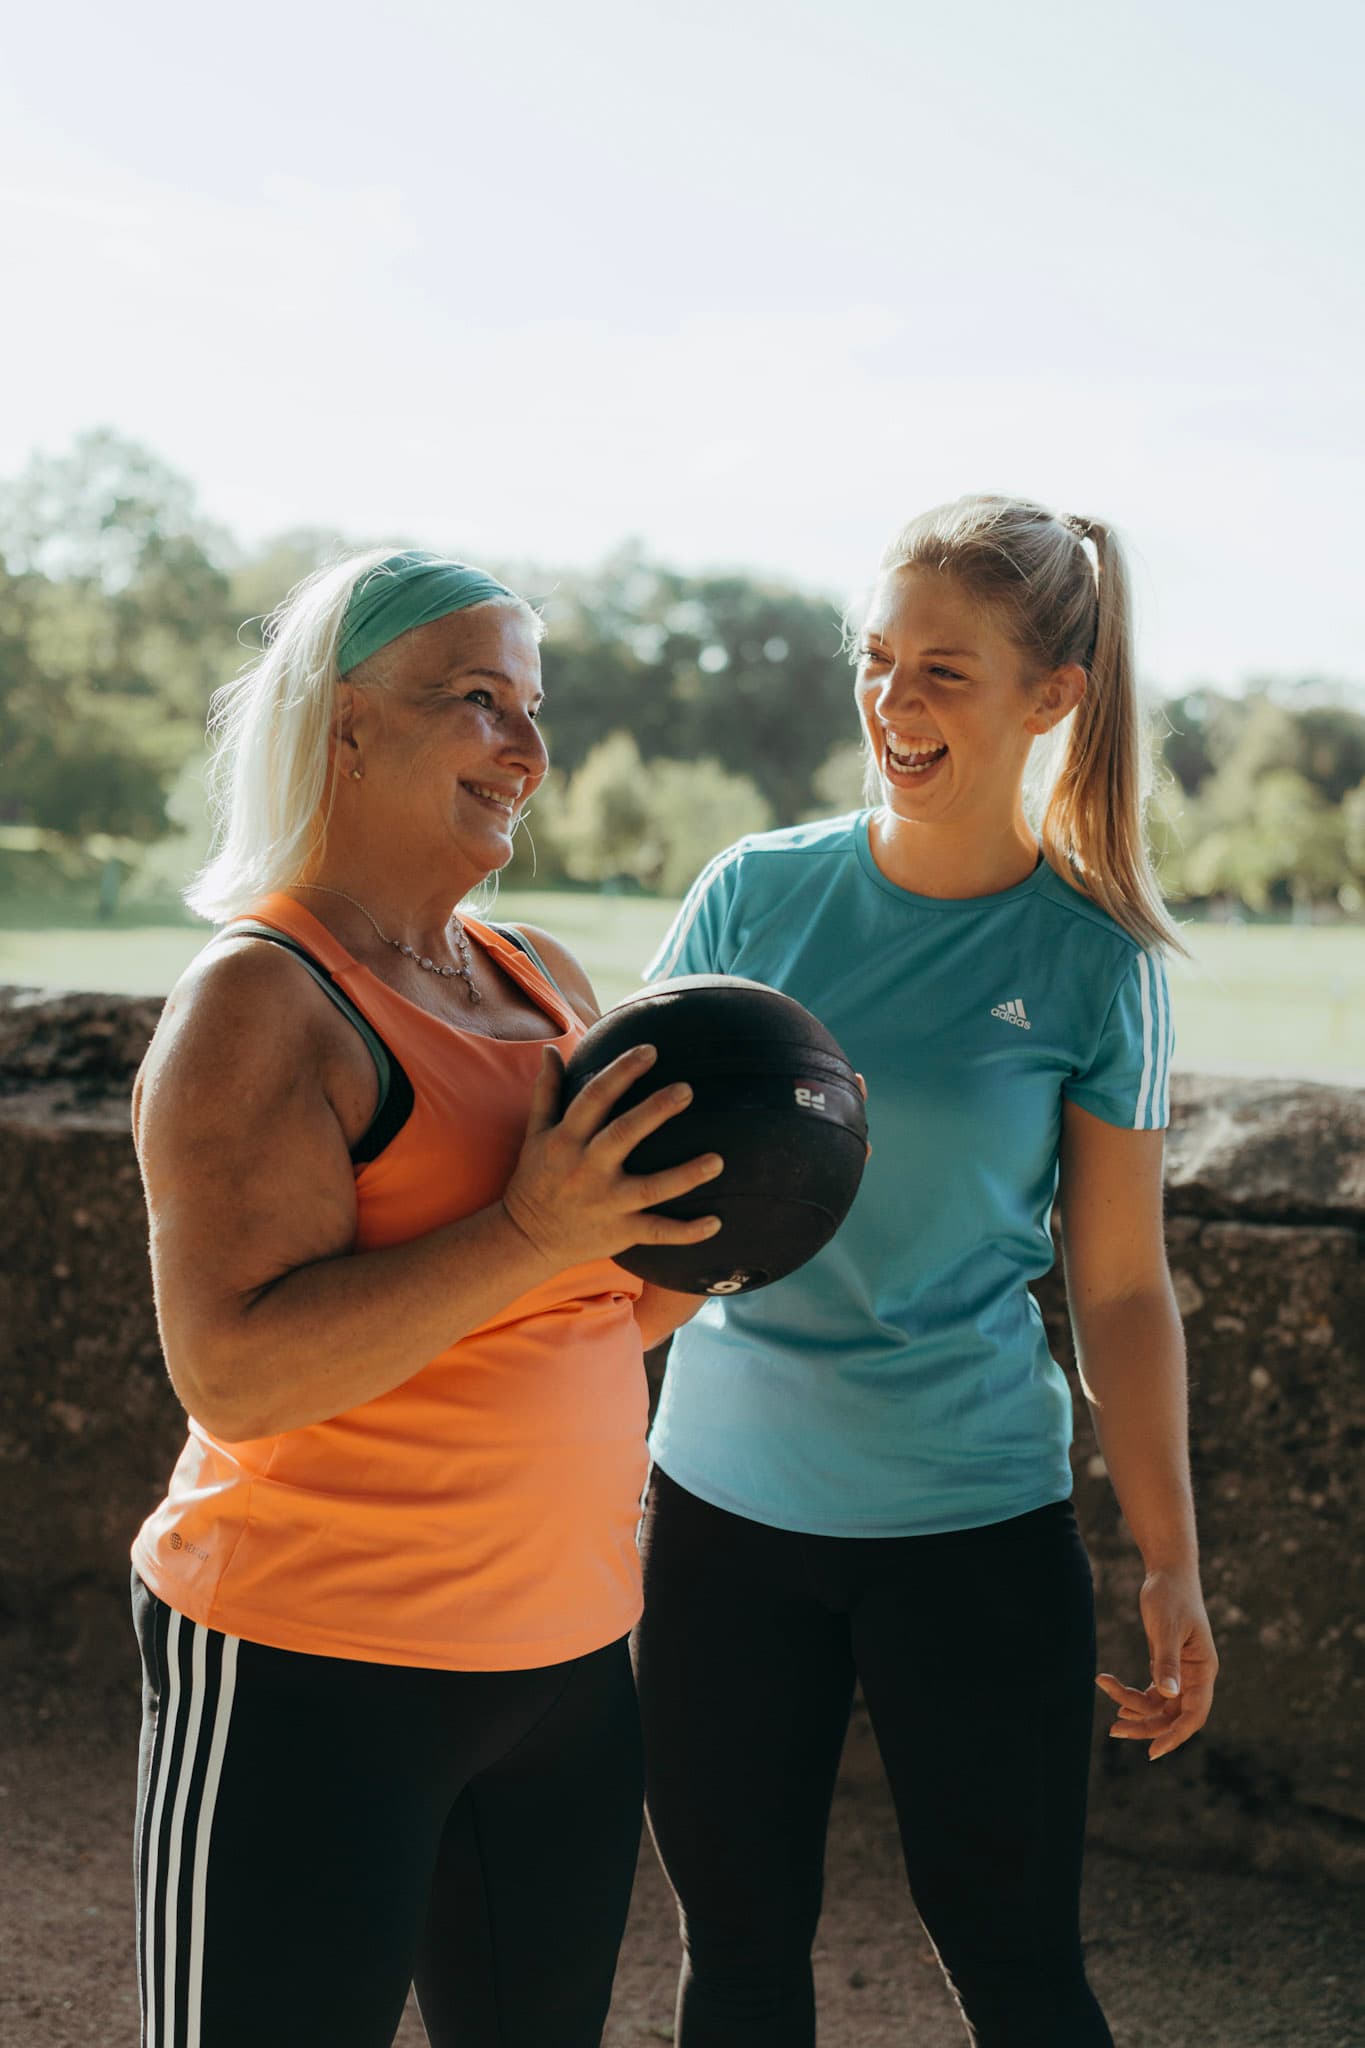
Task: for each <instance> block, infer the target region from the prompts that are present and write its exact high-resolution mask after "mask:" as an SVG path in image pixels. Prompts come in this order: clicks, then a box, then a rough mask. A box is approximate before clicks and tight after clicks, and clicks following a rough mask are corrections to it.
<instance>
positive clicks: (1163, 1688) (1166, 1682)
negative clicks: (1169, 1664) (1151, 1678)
mask: <svg viewBox="0 0 1365 2048" xmlns="http://www.w3.org/2000/svg"><path fill="white" fill-rule="evenodd" d="M1156 1689H1157V1691H1158V1692H1164V1693H1165V1694H1166V1696H1167V1698H1168V1699H1174V1698H1175V1697H1176V1695H1177V1694H1178V1693H1179V1691H1180V1680H1179V1679H1178V1678H1158V1680H1157V1682H1156Z"/></svg>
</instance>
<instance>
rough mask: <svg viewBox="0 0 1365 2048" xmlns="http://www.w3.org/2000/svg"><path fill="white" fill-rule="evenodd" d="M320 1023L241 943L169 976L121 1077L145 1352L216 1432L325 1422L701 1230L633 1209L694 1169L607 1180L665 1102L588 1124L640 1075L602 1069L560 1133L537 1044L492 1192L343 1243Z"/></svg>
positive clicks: (340, 1171) (344, 1181)
mask: <svg viewBox="0 0 1365 2048" xmlns="http://www.w3.org/2000/svg"><path fill="white" fill-rule="evenodd" d="M319 1006H321V1007H319ZM329 1011H330V1005H328V1004H327V1002H326V998H325V997H323V996H322V995H321V992H320V991H318V990H316V989H315V988H314V986H313V984H312V983H311V982H309V981H308V980H307V978H306V977H305V976H303V975H302V974H300V973H299V972H298V970H297V969H296V968H295V967H294V965H293V963H291V962H290V961H288V959H287V958H285V957H284V956H282V955H280V954H279V953H278V952H276V951H275V950H274V949H270V948H267V947H265V946H254V945H250V944H244V945H241V946H238V947H236V948H234V949H232V950H231V951H229V952H225V953H224V954H222V955H221V956H219V957H218V958H216V959H213V960H212V961H211V964H204V965H201V966H199V967H197V968H196V969H195V970H193V971H192V972H191V974H190V975H189V976H188V977H187V978H186V981H185V982H184V983H183V984H182V986H181V988H180V989H179V990H178V991H177V993H176V996H175V997H173V999H172V1002H171V1003H170V1004H169V1005H168V1006H167V1013H166V1015H165V1017H164V1018H163V1020H162V1023H161V1025H160V1026H159V1027H158V1030H157V1034H156V1038H155V1040H154V1041H153V1046H152V1049H151V1052H150V1053H149V1055H148V1059H147V1062H146V1064H145V1066H144V1069H143V1072H142V1074H141V1076H140V1077H139V1084H138V1089H137V1093H136V1097H135V1103H134V1123H135V1132H136V1136H137V1142H138V1152H139V1158H140V1161H141V1165H142V1171H143V1179H144V1183H145V1186H146V1191H147V1199H148V1207H149V1211H150V1215H151V1224H152V1232H151V1250H152V1271H153V1279H154V1282H155V1287H156V1296H157V1311H158V1318H159V1322H160V1327H161V1333H162V1341H163V1347H164V1350H165V1354H166V1360H167V1364H168V1367H169V1370H170V1374H171V1379H172V1381H173V1383H174V1385H175V1388H176V1391H177V1393H178V1394H179V1395H180V1398H181V1400H182V1401H183V1402H184V1404H185V1406H186V1407H187V1408H188V1409H189V1410H190V1411H191V1413H193V1414H194V1415H195V1416H197V1417H198V1418H199V1419H200V1420H201V1421H202V1422H203V1423H204V1424H205V1426H206V1427H207V1428H209V1429H211V1430H212V1431H213V1432H214V1433H215V1434H216V1435H221V1436H223V1437H224V1438H225V1439H228V1440H241V1439H244V1438H248V1437H252V1436H263V1435H271V1434H274V1433H276V1432H278V1431H280V1430H284V1429H295V1428H300V1427H302V1426H304V1425H305V1424H307V1423H310V1422H317V1421H321V1420H324V1419H326V1418H327V1417H329V1416H332V1415H337V1414H340V1413H342V1412H343V1411H344V1410H346V1409H348V1408H351V1407H355V1406H357V1405H358V1404H359V1403H361V1402H363V1401H367V1400H372V1399H374V1398H375V1397H376V1396H378V1395H380V1394H383V1393H386V1392H388V1391H389V1389H390V1388H392V1387H395V1386H398V1385H400V1384H401V1383H402V1382H403V1381H404V1380H406V1379H409V1378H410V1377H411V1376H412V1375H413V1374H414V1373H415V1372H417V1371H418V1370H420V1368H421V1367H422V1366H423V1365H424V1364H426V1363H427V1362H428V1360H430V1359H431V1358H434V1357H436V1356H437V1355H438V1353H440V1352H441V1351H443V1350H445V1349H446V1348H447V1347H448V1346H449V1345H451V1344H452V1343H454V1342H456V1341H457V1340H458V1339H459V1338H460V1337H462V1336H464V1335H466V1334H467V1333H468V1332H469V1331H470V1330H472V1329H475V1328H477V1327H478V1326H479V1324H481V1323H483V1322H485V1321H487V1320H488V1318H489V1317H490V1316H491V1315H492V1314H494V1313H495V1312H496V1311H497V1310H498V1309H500V1308H502V1307H505V1305H506V1304H507V1303H508V1302H509V1301H512V1300H515V1299H516V1298H517V1297H518V1296H519V1295H521V1294H524V1293H526V1292H527V1291H528V1290H529V1289H530V1288H532V1287H534V1286H536V1285H537V1284H539V1283H540V1282H541V1281H543V1280H545V1279H547V1278H549V1277H550V1276H551V1275H552V1274H553V1273H555V1272H558V1271H562V1270H563V1269H564V1268H565V1267H567V1266H570V1265H574V1264H577V1263H580V1262H581V1261H585V1260H588V1259H593V1258H608V1257H610V1256H612V1254H613V1253H614V1252H616V1251H620V1250H623V1249H624V1248H625V1247H626V1246H627V1245H629V1244H633V1243H639V1242H644V1241H649V1242H656V1243H664V1242H675V1243H691V1242H699V1241H700V1240H701V1239H702V1238H703V1237H705V1236H706V1235H708V1234H710V1232H709V1231H708V1229H707V1228H706V1227H704V1225H683V1224H677V1223H672V1222H668V1221H666V1220H665V1219H662V1218H654V1217H642V1216H641V1215H640V1214H639V1211H640V1210H641V1209H643V1208H645V1207H648V1206H649V1205H651V1204H653V1203H655V1202H658V1201H661V1200H667V1199H668V1198H669V1197H670V1196H671V1195H674V1194H678V1193H681V1192H683V1189H684V1187H687V1188H692V1187H696V1186H699V1185H700V1184H701V1183H702V1182H703V1181H704V1180H706V1179H707V1178H710V1177H712V1174H713V1171H714V1169H713V1168H712V1167H711V1166H710V1162H709V1161H708V1162H706V1164H705V1165H704V1166H703V1165H702V1163H700V1162H692V1163H690V1164H689V1165H688V1166H687V1167H680V1168H677V1169H674V1170H673V1171H672V1172H670V1173H668V1174H663V1175H655V1176H650V1177H648V1178H636V1177H634V1176H630V1175H626V1174H624V1173H623V1172H622V1171H621V1159H622V1158H623V1157H624V1154H625V1152H626V1151H628V1150H629V1149H630V1148H631V1147H632V1146H633V1145H634V1144H637V1143H638V1142H639V1140H640V1138H641V1137H643V1136H644V1135H645V1132H646V1131H647V1130H648V1129H652V1128H656V1127H657V1125H658V1124H659V1123H662V1122H663V1121H665V1120H666V1118H667V1117H668V1116H669V1115H672V1114H676V1111H677V1109H678V1108H679V1107H681V1104H680V1103H679V1102H678V1101H677V1100H676V1099H672V1098H670V1097H669V1096H668V1094H667V1091H659V1092H658V1093H656V1094H655V1095H654V1096H652V1097H650V1099H649V1101H648V1102H647V1103H644V1104H641V1105H640V1107H639V1108H638V1109H636V1110H632V1111H630V1112H629V1113H628V1114H627V1115H625V1116H623V1117H622V1118H620V1119H619V1121H618V1122H617V1123H616V1124H614V1125H613V1126H612V1127H611V1129H610V1131H607V1130H604V1129H603V1128H602V1127H603V1125H604V1124H605V1123H606V1122H607V1121H608V1119H609V1117H610V1112H611V1108H612V1106H613V1104H614V1102H615V1100H616V1099H617V1097H619V1095H620V1094H621V1093H623V1092H624V1090H625V1089H626V1088H627V1087H629V1086H630V1084H631V1082H632V1081H633V1080H634V1079H635V1078H636V1077H637V1075H638V1074H639V1073H640V1071H641V1070H642V1068H644V1067H646V1066H647V1062H646V1061H643V1060H636V1061H635V1062H634V1063H632V1062H631V1061H630V1060H627V1061H625V1062H622V1061H618V1062H616V1063H615V1064H614V1065H613V1066H612V1067H611V1068H610V1069H608V1070H607V1072H606V1073H604V1074H603V1075H600V1076H598V1077H597V1079H596V1081H594V1083H593V1084H592V1086H591V1087H590V1088H588V1089H585V1090H584V1091H583V1094H582V1095H581V1096H580V1097H579V1098H578V1100H577V1101H576V1102H575V1103H574V1104H573V1105H572V1107H571V1109H570V1111H569V1112H568V1114H567V1116H566V1117H565V1118H564V1119H563V1120H562V1121H559V1120H557V1110H558V1095H559V1071H560V1069H559V1063H558V1059H557V1056H556V1055H555V1054H554V1053H553V1051H551V1050H549V1049H547V1051H546V1054H545V1058H544V1061H543V1064H542V1070H541V1076H540V1080H539V1082H538V1084H537V1088H536V1096H535V1101H534V1103H533V1106H532V1110H531V1116H530V1121H529V1124H528V1131H527V1142H526V1145H525V1147H524V1149H523V1152H522V1155H521V1158H520V1160H519V1161H518V1164H517V1168H516V1170H515V1171H514V1173H513V1176H512V1179H511V1181H510V1182H509V1184H508V1187H507V1189H506V1191H505V1194H504V1196H503V1199H502V1200H501V1201H500V1202H498V1203H494V1204H492V1205H491V1206H490V1207H489V1208H487V1209H484V1210H481V1211H479V1212H478V1214H476V1215H473V1216H469V1217H465V1218H462V1219H461V1220H460V1221H458V1222H456V1223H452V1224H448V1225H446V1226H444V1227H443V1228H441V1229H438V1230H435V1231H432V1232H430V1233H429V1234H428V1235H427V1236H425V1237H422V1238H419V1239H415V1240H413V1241H412V1242H410V1243H407V1244H402V1245H395V1246H391V1247H388V1248H385V1249H383V1250H378V1251H368V1252H359V1253H357V1252H354V1251H352V1249H351V1247H352V1244H353V1241H354V1235H355V1225H356V1205H355V1188H354V1173H353V1169H352V1165H351V1161H350V1157H349V1152H348V1141H347V1134H346V1130H345V1129H344V1128H343V1121H342V1116H343V1110H344V1101H345V1096H346V1091H347V1088H348V1087H350V1088H351V1089H354V1086H355V1067H354V1064H352V1065H351V1066H350V1067H349V1069H348V1067H347V1065H346V1062H347V1061H350V1062H352V1063H353V1062H354V1060H355V1059H356V1057H357V1053H356V1046H357V1045H358V1041H356V1042H355V1043H354V1044H353V1043H351V1042H350V1041H351V1040H352V1039H353V1034H350V1033H349V1031H348V1028H347V1027H346V1026H345V1025H344V1024H340V1031H341V1034H343V1036H342V1037H341V1038H339V1037H338V1034H337V1026H336V1024H334V1023H333V1022H332V1018H331V1016H330V1015H328V1014H327V1013H328V1012H329ZM337 1023H338V1024H339V1023H340V1020H337ZM343 1048H344V1049H343ZM361 1057H363V1054H362V1055H361ZM581 1105H586V1108H583V1107H581Z"/></svg>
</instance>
